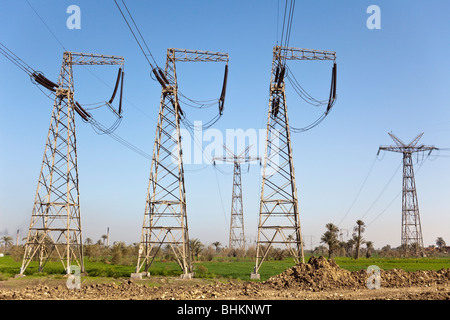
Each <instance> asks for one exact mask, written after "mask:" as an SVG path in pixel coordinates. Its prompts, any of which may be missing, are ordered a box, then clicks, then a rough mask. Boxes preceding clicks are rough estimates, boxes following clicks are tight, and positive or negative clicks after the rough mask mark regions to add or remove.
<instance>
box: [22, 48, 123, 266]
mask: <svg viewBox="0 0 450 320" xmlns="http://www.w3.org/2000/svg"><path fill="white" fill-rule="evenodd" d="M123 64H124V59H123V57H117V56H104V55H97V54H86V53H76V52H64V54H63V62H62V67H61V72H60V75H59V79H58V83H57V84H54V83H51V85H49V83H50V82H48V80H47V79H44V82H43V81H42V79H43V78H42V77H41V78H39V77H40V76H39V75H37V74H33V76H34V77H35V79H37V81H38V82H39V84H42V85H44V86H47V88H48V89H50V90H52V91H53V93H54V95H55V100H54V105H53V112H52V116H51V121H50V128H49V131H48V135H47V141H46V144H45V151H44V158H43V161H42V166H41V171H40V174H39V180H38V186H37V191H36V197H35V201H34V206H33V212H32V216H31V221H30V226H29V229H28V235H27V239H26V243H25V252H24V256H23V261H22V266H21V268H20V274H21V275H23V273H24V272H25V270H26V268H27V267H28V265H29V264H30V262H31V261H32V259H33V258H34V257H37V260H38V261H39V271H42V270H43V269H44V266H45V264H46V262H47V261H48V259H49V258H50V256H51V254H52V253H53V252H54V251H55V252H56V254H57V256H58V257H59V260H60V261H61V263H62V265H63V267H64V270H65V271H66V273H70V266H71V265H72V264H73V263H76V264H77V265H78V267H79V268H80V269H81V271H83V272H84V263H83V247H82V230H81V215H80V196H79V187H78V166H77V146H76V131H75V112H77V113H78V114H80V116H81V117H83V119H87V117H88V116H90V115H88V114H87V113H86V112H85V111H84V109H82V108H81V106H79V104H78V103H77V102H76V101H75V100H74V80H73V70H72V66H73V65H120V66H123ZM45 81H47V82H45Z"/></svg>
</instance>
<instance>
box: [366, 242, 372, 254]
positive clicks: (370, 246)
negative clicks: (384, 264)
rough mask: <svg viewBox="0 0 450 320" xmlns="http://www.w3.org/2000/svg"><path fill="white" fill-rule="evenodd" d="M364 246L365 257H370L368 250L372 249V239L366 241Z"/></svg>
mask: <svg viewBox="0 0 450 320" xmlns="http://www.w3.org/2000/svg"><path fill="white" fill-rule="evenodd" d="M366 247H367V252H366V258H370V257H371V255H372V252H370V250H372V249H373V242H372V241H366Z"/></svg>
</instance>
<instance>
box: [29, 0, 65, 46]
mask: <svg viewBox="0 0 450 320" xmlns="http://www.w3.org/2000/svg"><path fill="white" fill-rule="evenodd" d="M25 1H26V2H27V3H28V5H29V6H30V8H31V9H32V10H33V11H34V13H35V14H36V15H37V16H38V18H39V19H40V20H41V21H42V23H43V24H44V26H45V27H46V28H47V30H48V31H49V32H50V33H51V34H52V36H53V38H55V40H56V41H57V42H58V43H59V44H60V46H61V47H62V48H63V49H64V51H67V49H66V48H65V47H64V45H63V44H62V42H61V41H59V39H58V37H57V36H56V35H55V34H54V33H53V31H52V29H50V27H49V26H48V25H47V23H45V21H44V19H42V17H41V16H40V15H39V13H38V12H37V11H36V10H35V9H34V8H33V6H32V5H31V4H30V3H29V2H28V0H25Z"/></svg>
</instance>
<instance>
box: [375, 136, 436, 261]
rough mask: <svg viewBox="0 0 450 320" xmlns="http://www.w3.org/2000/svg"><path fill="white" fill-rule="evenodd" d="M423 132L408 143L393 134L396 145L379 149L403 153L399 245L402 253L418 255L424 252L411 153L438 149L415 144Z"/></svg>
mask: <svg viewBox="0 0 450 320" xmlns="http://www.w3.org/2000/svg"><path fill="white" fill-rule="evenodd" d="M422 135H423V133H421V134H419V135H418V136H417V137H416V138H415V139H414V140H412V141H411V142H410V143H409V144H405V143H404V142H403V141H401V140H400V139H399V138H397V137H396V136H395V135H394V134H392V133H389V136H390V137H391V138H392V140H394V142H395V143H396V146H380V147H379V149H378V153H380V151H381V150H384V151H392V152H399V153H403V188H402V240H401V246H402V250H403V254H404V255H405V256H406V255H409V254H410V253H412V254H414V255H418V254H419V253H421V254H424V250H423V238H422V226H421V223H420V215H419V203H418V199H417V191H416V182H415V179H414V168H413V161H412V154H413V153H417V152H426V151H428V153H429V154H430V153H431V152H432V151H433V150H438V148H436V147H434V146H425V145H419V146H418V145H417V144H418V143H419V140H420V138H421V137H422Z"/></svg>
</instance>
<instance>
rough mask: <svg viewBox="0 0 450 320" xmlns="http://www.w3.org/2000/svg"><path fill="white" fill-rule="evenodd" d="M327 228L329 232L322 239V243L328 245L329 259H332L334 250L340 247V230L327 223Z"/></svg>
mask: <svg viewBox="0 0 450 320" xmlns="http://www.w3.org/2000/svg"><path fill="white" fill-rule="evenodd" d="M325 227H326V228H327V231H326V232H325V233H324V234H323V235H322V237H321V238H320V242H322V243H325V244H327V245H328V259H330V257H331V255H332V254H333V252H334V249H335V248H336V247H337V246H338V245H339V240H338V232H339V228H338V227H337V226H335V225H334V224H332V223H327V224H326V225H325Z"/></svg>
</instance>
